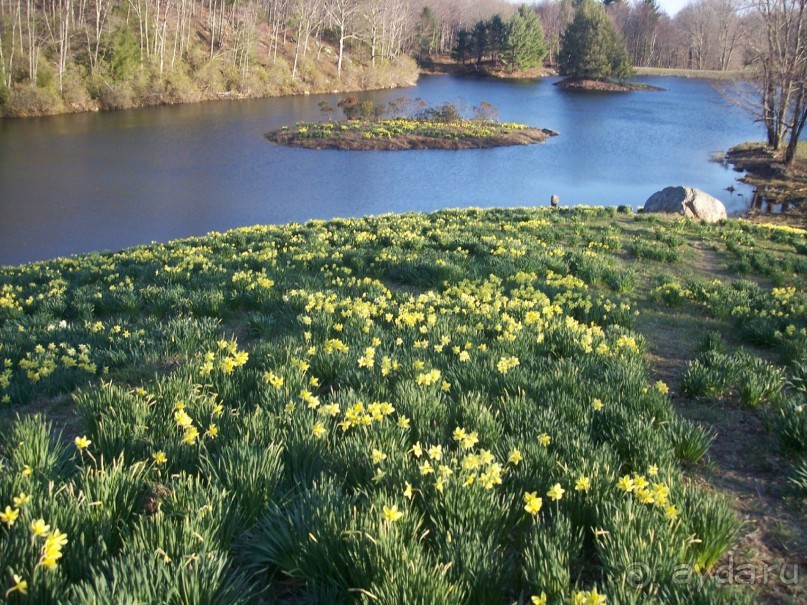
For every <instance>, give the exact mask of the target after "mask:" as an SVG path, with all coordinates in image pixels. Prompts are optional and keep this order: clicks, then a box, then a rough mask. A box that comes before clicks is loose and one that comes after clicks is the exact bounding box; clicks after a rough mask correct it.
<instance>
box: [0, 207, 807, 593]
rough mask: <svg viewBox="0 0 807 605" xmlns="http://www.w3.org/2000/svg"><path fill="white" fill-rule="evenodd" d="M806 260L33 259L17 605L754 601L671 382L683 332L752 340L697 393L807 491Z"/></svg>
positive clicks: (515, 225)
mask: <svg viewBox="0 0 807 605" xmlns="http://www.w3.org/2000/svg"><path fill="white" fill-rule="evenodd" d="M704 247H707V248H708V247H711V248H714V249H716V250H718V251H719V252H720V254H719V255H715V258H718V259H721V261H720V262H721V263H722V262H725V266H721V267H719V268H715V267H712V268H711V269H712V271H711V272H701V271H700V270H699V269H698V268H697V264H696V263H695V261H696V260H697V259H698V258H700V257H699V255H700V252H699V251H700V250H701V249H702V248H704ZM805 251H807V244H806V243H805V236H804V233H802V232H798V231H794V230H783V229H769V228H765V227H759V226H753V225H748V224H745V223H741V222H737V221H734V222H727V223H725V224H722V225H715V226H707V225H702V224H699V223H695V222H691V221H683V220H681V221H670V220H666V219H662V218H659V217H656V216H650V215H648V216H645V215H633V214H631V213H629V212H622V211H619V212H618V211H617V210H616V209H614V208H608V209H603V208H575V209H559V210H555V211H551V210H549V209H497V210H474V209H472V210H462V211H457V210H446V211H441V212H436V213H433V214H414V213H409V214H403V215H396V216H392V215H390V216H382V217H377V218H364V219H350V220H333V221H327V222H325V221H310V222H308V223H306V224H304V225H301V224H290V225H284V226H269V227H252V228H246V229H239V230H235V231H230V232H227V233H224V234H212V235H210V236H208V237H204V238H194V239H189V240H183V241H177V242H171V243H168V244H155V245H151V246H144V247H139V248H132V249H129V250H125V251H122V252H120V253H117V254H90V255H84V256H80V257H74V258H70V259H57V260H54V261H51V262H44V263H34V264H31V265H25V266H22V267H5V268H2V269H0V370H1V371H0V400H2V401H3V404H2V407H1V408H0V410H2V412H0V420H2V421H3V426H4V427H5V428H6V430H4V431H3V434H2V437H1V438H0V456H1V457H0V467H2V472H0V512H1V513H2V516H0V561H2V563H0V565H2V568H1V569H0V601H8V602H18V601H19V602H22V601H23V600H25V599H29V600H30V599H33V600H35V601H39V602H53V601H56V600H60V601H64V602H70V603H90V602H92V603H113V602H120V601H121V600H129V601H137V602H171V603H187V602H194V603H196V602H221V603H237V602H254V601H255V600H256V599H263V600H264V601H269V602H281V603H284V602H287V603H292V602H328V603H331V602H383V603H414V602H421V603H440V602H451V603H513V602H518V603H527V602H529V601H530V597H531V596H536V597H540V595H542V594H544V595H546V597H547V598H549V599H550V600H551V601H553V602H554V601H563V602H568V600H569V599H572V598H574V597H575V595H577V596H578V597H580V598H590V599H592V600H591V601H589V602H594V600H596V594H605V595H607V596H608V602H615V603H625V602H646V601H649V600H650V599H652V598H659V599H662V600H665V601H674V602H693V601H697V602H721V603H722V602H750V600H751V596H750V593H746V592H743V591H740V590H737V591H735V590H733V589H732V588H730V587H725V586H721V585H719V584H718V583H716V582H714V581H713V580H712V579H710V577H709V576H708V573H707V572H708V571H709V570H710V569H713V568H714V566H715V565H716V564H717V562H718V561H719V560H720V557H721V556H723V554H724V553H725V552H726V551H727V550H728V549H729V548H731V547H732V545H733V544H734V542H735V540H736V537H737V535H738V532H739V531H740V527H741V524H740V521H739V519H738V518H737V517H736V516H735V515H734V513H733V512H732V510H731V508H730V506H729V505H728V504H727V501H726V499H725V498H723V497H721V496H720V495H719V494H714V493H710V492H706V491H703V490H700V489H697V488H696V487H694V486H693V485H691V484H690V482H689V481H688V480H687V478H686V476H685V474H684V468H685V466H686V465H694V464H699V463H700V461H702V460H703V459H704V457H705V456H707V455H708V453H707V452H708V448H709V445H710V443H711V442H712V440H713V439H714V434H713V432H712V431H711V430H710V429H708V428H703V427H700V426H698V425H695V424H694V423H692V422H690V421H688V420H686V419H684V418H682V417H680V416H679V415H678V414H677V413H676V412H675V410H674V409H673V407H672V404H671V401H670V397H669V394H668V388H677V387H678V385H676V384H670V385H667V384H665V383H663V382H661V381H658V380H657V379H656V378H653V377H652V371H653V367H652V365H651V359H652V357H651V356H650V354H649V353H650V352H653V354H654V355H660V354H663V348H662V347H659V343H658V342H654V341H652V339H653V338H654V337H655V333H654V330H653V326H654V325H658V324H660V323H663V322H662V320H661V319H659V318H660V317H661V316H660V313H661V311H659V309H662V310H663V311H664V313H667V312H669V313H670V314H673V313H675V314H678V315H680V316H681V317H684V318H685V321H682V325H683V326H684V327H685V331H686V334H689V335H691V334H692V333H693V326H692V322H693V321H695V320H696V319H697V318H700V317H705V318H708V322H707V323H708V330H711V331H716V330H720V331H722V332H728V331H734V332H736V334H737V343H738V344H740V345H742V346H741V347H737V346H736V345H735V344H734V343H732V345H731V346H730V347H724V346H722V345H721V344H720V339H719V334H718V335H717V336H715V335H714V334H713V335H711V336H710V337H709V338H708V339H706V340H704V344H703V346H701V347H699V349H698V350H697V351H692V355H693V357H691V358H688V359H690V360H691V362H692V365H691V366H690V367H689V369H687V370H686V372H685V375H686V376H687V379H686V381H685V384H686V385H689V386H688V387H687V388H688V389H689V390H688V391H687V392H688V393H689V394H690V395H691V396H692V397H701V398H724V399H725V400H726V401H727V402H729V403H730V404H731V405H742V406H753V408H754V409H758V410H762V411H764V412H765V413H768V414H769V415H770V418H771V422H772V423H773V426H775V427H777V428H776V431H777V432H779V433H780V434H781V440H782V446H783V448H786V451H788V452H792V455H793V460H794V468H800V469H801V470H797V471H794V472H796V474H795V475H794V477H795V479H794V481H796V484H797V485H798V484H799V481H803V465H802V466H801V467H796V460H799V459H800V458H799V456H803V454H804V451H805V448H807V429H806V428H805V425H804V423H803V422H801V420H802V418H803V416H801V415H799V414H800V412H798V410H797V408H798V405H800V404H799V401H801V399H800V397H801V396H802V395H803V393H802V390H803V389H802V386H800V385H803V383H804V378H805V375H804V372H803V371H802V370H803V367H807V365H803V366H802V365H800V364H807V336H805V329H806V328H807V311H806V310H805V304H807V298H806V297H805V295H804V288H803V273H804V271H805V267H806V266H807V265H806V264H805ZM717 269H719V271H717ZM721 272H722V273H725V274H726V277H725V278H724V279H715V274H717V273H721ZM760 284H763V285H760ZM643 313H647V315H648V317H649V319H648V320H644V319H643ZM637 314H638V317H639V320H638V321H637ZM664 321H665V322H666V324H665V325H666V326H667V329H668V331H672V337H675V331H674V329H673V328H672V327H671V325H670V321H668V320H666V319H664ZM649 343H650V344H649ZM650 345H652V346H650ZM760 346H764V347H767V349H768V350H767V351H766V353H765V354H766V356H767V357H769V358H775V359H776V361H775V362H771V361H765V360H763V359H762V358H761V357H759V356H758V355H757V351H758V350H759V349H758V347H760ZM682 354H683V353H682ZM800 368H801V369H800ZM800 381H801V382H800ZM800 389H802V390H800ZM66 398H70V400H71V401H72V402H73V404H72V406H73V409H74V411H75V413H76V414H77V415H78V418H79V419H78V420H77V421H76V420H69V421H68V420H66V416H67V412H66V410H65V405H66V404H65V400H66ZM49 402H52V404H53V409H52V410H51V409H49ZM34 412H38V414H34ZM18 415H19V419H18V418H17V416H18ZM54 423H55V424H54ZM62 429H64V430H65V431H66V432H65V433H64V434H63V435H61V437H60V430H62ZM76 438H78V439H76ZM82 438H83V439H85V440H86V441H84V440H82ZM85 445H86V447H84V446H85ZM799 473H800V474H799ZM538 498H540V499H541V502H540V506H539V505H538V500H537V499H538ZM6 507H8V508H6ZM40 519H41V520H42V524H41V525H42V526H44V525H48V526H49V529H48V530H45V529H41V531H40V533H41V534H43V535H41V536H38V535H35V533H34V530H33V529H32V523H34V522H36V521H37V520H40ZM35 527H40V526H35ZM57 528H58V531H59V532H61V533H63V534H65V535H66V537H67V542H66V543H65V544H60V543H59V540H58V536H59V534H56V533H55V532H56V529H57ZM637 562H638V563H640V564H641V565H642V566H645V567H646V568H647V569H648V570H650V574H651V575H650V576H649V577H648V581H647V582H645V581H639V582H637V581H636V580H635V571H636V563H637ZM643 569H644V567H643ZM682 572H683V573H685V574H688V576H689V577H690V580H692V581H689V582H680V581H676V578H680V577H681V573H682ZM18 581H19V582H22V581H25V582H27V591H28V595H27V596H23V595H21V594H20V591H19V590H14V589H15V588H19V587H21V584H20V583H19V582H18ZM6 591H10V592H6ZM4 595H5V596H4Z"/></svg>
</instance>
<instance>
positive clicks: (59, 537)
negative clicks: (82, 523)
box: [38, 529, 67, 570]
mask: <svg viewBox="0 0 807 605" xmlns="http://www.w3.org/2000/svg"><path fill="white" fill-rule="evenodd" d="M65 544H67V535H66V534H64V533H62V532H60V531H59V530H58V529H54V530H53V532H52V533H50V534H48V536H47V537H46V538H45V544H44V545H43V546H42V556H41V557H40V559H39V563H38V565H41V566H42V567H44V568H45V569H49V570H52V569H55V568H56V565H57V563H58V562H59V559H61V558H62V548H64V546H65Z"/></svg>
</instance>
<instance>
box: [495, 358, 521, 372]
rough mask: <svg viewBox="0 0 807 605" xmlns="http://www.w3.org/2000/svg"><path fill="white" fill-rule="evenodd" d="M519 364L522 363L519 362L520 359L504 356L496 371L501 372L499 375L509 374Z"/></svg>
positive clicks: (497, 364)
mask: <svg viewBox="0 0 807 605" xmlns="http://www.w3.org/2000/svg"><path fill="white" fill-rule="evenodd" d="M519 364H520V362H519V360H518V357H506V356H503V357H501V358H500V359H499V361H498V362H497V363H496V369H497V370H499V373H501V374H507V372H509V371H510V370H512V369H513V368H515V367H516V366H518V365H519Z"/></svg>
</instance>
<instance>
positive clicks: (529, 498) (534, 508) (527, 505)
mask: <svg viewBox="0 0 807 605" xmlns="http://www.w3.org/2000/svg"><path fill="white" fill-rule="evenodd" d="M543 503H544V501H543V499H542V498H540V497H539V496H538V493H537V492H525V493H524V510H525V511H527V512H528V513H529V514H531V515H532V516H535V515H537V514H538V513H539V512H540V510H541V506H543Z"/></svg>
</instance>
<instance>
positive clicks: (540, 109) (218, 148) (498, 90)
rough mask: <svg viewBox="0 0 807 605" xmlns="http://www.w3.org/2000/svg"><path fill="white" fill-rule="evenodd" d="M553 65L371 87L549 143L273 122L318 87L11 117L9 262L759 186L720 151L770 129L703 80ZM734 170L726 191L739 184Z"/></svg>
mask: <svg viewBox="0 0 807 605" xmlns="http://www.w3.org/2000/svg"><path fill="white" fill-rule="evenodd" d="M556 81H557V78H547V79H543V80H539V81H526V82H513V81H496V80H490V79H461V78H455V77H450V76H428V77H423V78H421V80H420V82H419V83H418V85H417V86H416V87H412V88H407V89H398V90H391V91H382V92H374V93H367V94H363V95H361V97H362V98H371V99H373V100H375V101H384V102H386V101H390V100H393V99H395V98H398V97H401V96H408V97H422V98H423V99H425V100H426V101H428V102H430V103H442V102H443V101H456V100H457V99H458V98H461V99H462V102H463V103H466V104H468V105H474V104H477V103H479V102H480V101H488V102H490V103H492V104H494V105H495V106H496V107H498V108H499V112H500V119H502V120H506V121H517V122H523V123H527V124H531V125H535V126H538V127H542V128H551V129H553V130H556V131H558V132H559V133H560V136H558V137H553V138H551V139H549V140H548V141H547V142H546V143H544V144H541V145H532V146H528V147H506V148H499V149H485V150H463V151H443V150H429V151H400V152H383V151H381V152H345V151H310V150H305V149H291V148H284V147H278V146H275V145H273V144H271V143H269V142H268V141H266V140H265V139H264V137H263V135H264V133H266V132H268V131H270V130H274V129H277V128H279V127H280V126H283V125H284V124H289V123H293V122H296V121H299V120H316V119H320V118H321V114H320V112H319V109H318V103H319V102H320V101H322V100H328V101H329V102H330V103H331V104H332V105H333V106H335V105H336V103H337V102H338V101H339V99H340V98H341V97H342V96H344V95H312V96H301V97H283V98H274V99H260V100H249V101H229V102H212V103H200V104H194V105H180V106H174V107H158V108H149V109H139V110H132V111H121V112H110V113H96V114H78V115H66V116H55V117H49V118H40V119H30V120H5V121H2V120H0V264H18V263H24V262H29V261H34V260H44V259H48V258H53V257H56V256H65V255H70V254H76V253H81V252H89V251H94V250H118V249H120V248H123V247H127V246H131V245H135V244H145V243H149V242H151V241H167V240H170V239H175V238H179V237H186V236H192V235H203V234H205V233H207V232H210V231H223V230H226V229H230V228H233V227H239V226H244V225H253V224H257V223H286V222H290V221H300V222H302V221H305V220H308V219H312V218H333V217H337V216H362V215H366V214H380V213H386V212H403V211H409V210H415V211H431V210H437V209H440V208H456V207H467V206H482V207H484V206H532V205H548V203H549V198H550V196H551V195H553V194H554V195H558V196H559V197H560V201H561V204H562V205H574V204H593V205H618V204H626V205H631V206H633V207H636V206H640V205H642V204H643V203H644V201H645V200H646V199H647V198H648V197H649V196H650V195H651V194H652V193H654V192H655V191H657V190H659V189H661V188H663V187H665V186H668V185H687V186H693V187H697V188H699V189H703V190H704V191H706V192H708V193H710V194H712V195H714V196H715V197H718V198H719V199H721V200H722V201H723V202H724V203H725V204H726V207H727V209H728V211H729V212H730V213H731V212H734V213H737V212H741V211H743V210H745V208H746V207H747V206H748V204H749V203H750V200H751V196H752V191H751V189H750V188H749V187H747V186H745V185H742V184H739V183H737V182H736V179H737V178H738V177H739V176H740V175H739V174H737V173H736V172H733V171H731V170H728V169H726V168H725V167H723V166H721V165H720V164H716V163H714V162H710V161H709V157H710V154H711V153H713V152H715V151H719V150H726V149H727V148H728V147H730V146H732V145H734V144H737V143H740V142H743V141H746V140H750V139H755V140H758V139H761V138H762V136H763V132H762V129H761V127H760V126H759V125H757V124H754V123H753V121H752V120H751V118H750V117H749V116H748V115H746V114H744V113H742V112H741V111H740V110H738V109H736V108H734V107H732V106H731V105H730V104H728V103H727V102H726V100H725V99H724V97H723V96H722V95H721V93H720V92H719V91H718V90H717V89H716V88H715V87H714V85H713V83H711V82H710V81H707V80H697V79H692V80H688V79H683V78H639V79H638V81H641V82H645V83H649V84H653V85H655V86H660V87H663V88H665V89H666V90H665V91H663V92H633V93H579V92H571V91H563V90H561V89H559V88H558V87H557V86H554V85H553V83H554V82H556ZM729 186H734V187H735V188H736V191H734V192H733V193H730V192H729V191H727V190H726V188H727V187H729Z"/></svg>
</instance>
